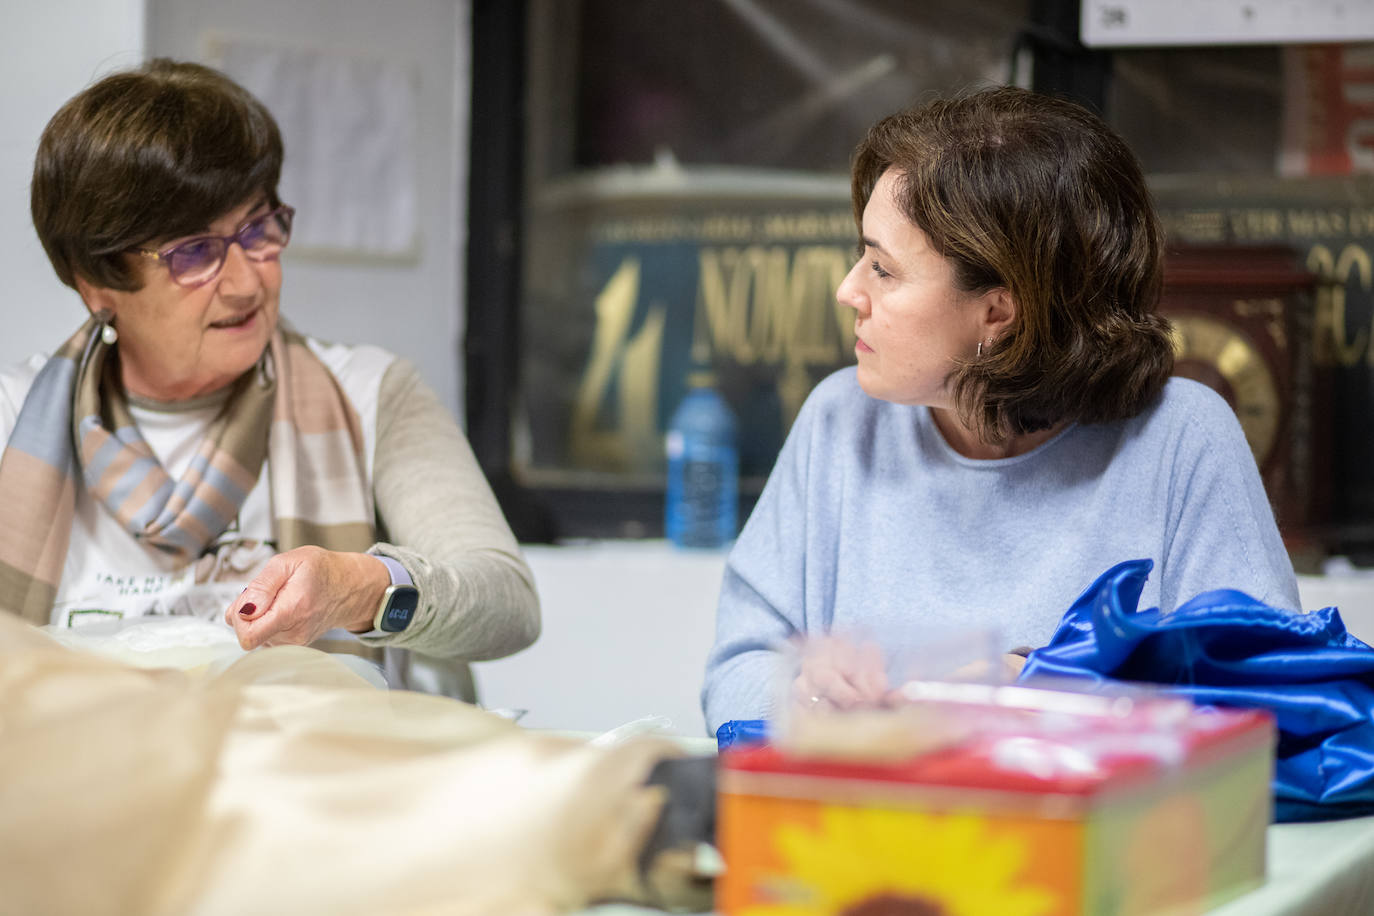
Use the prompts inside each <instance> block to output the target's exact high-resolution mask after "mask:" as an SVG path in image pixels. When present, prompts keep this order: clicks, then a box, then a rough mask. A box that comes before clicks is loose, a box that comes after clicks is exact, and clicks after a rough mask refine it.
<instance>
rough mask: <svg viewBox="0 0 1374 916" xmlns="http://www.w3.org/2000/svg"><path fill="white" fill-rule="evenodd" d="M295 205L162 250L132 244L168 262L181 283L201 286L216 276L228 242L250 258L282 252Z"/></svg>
mask: <svg viewBox="0 0 1374 916" xmlns="http://www.w3.org/2000/svg"><path fill="white" fill-rule="evenodd" d="M295 215H296V209H295V207H288V206H286V205H284V204H283V205H282V206H280V207H277V208H276V209H275V210H272V211H270V212H267V213H264V214H263V215H262V216H256V217H254V218H253V219H250V220H249V221H248V222H246V223H244V224H243V225H242V226H240V227H239V229H238V231H237V232H235V233H234V234H233V235H198V236H196V237H195V238H192V239H187V240H186V241H184V242H178V243H177V244H175V245H172V246H170V247H167V248H163V249H161V250H158V249H153V248H135V249H133V251H134V252H136V253H137V254H141V255H143V256H144V257H145V258H153V259H155V260H158V261H161V262H162V263H163V264H166V265H167V272H168V273H170V274H171V275H172V280H173V281H174V282H175V283H177V284H178V285H180V286H186V287H191V288H194V287H197V286H204V285H205V284H206V283H209V282H210V281H211V280H213V279H215V277H217V276H219V272H220V270H222V269H223V267H224V259H225V258H227V257H228V256H229V246H230V245H232V244H234V243H235V242H237V243H238V246H239V247H240V248H242V249H243V253H244V254H245V255H247V256H248V258H249V260H252V261H270V260H272V259H274V258H276V257H277V256H278V255H280V254H281V250H282V249H283V248H285V247H286V243H287V242H288V241H290V240H291V220H292V218H293V217H295Z"/></svg>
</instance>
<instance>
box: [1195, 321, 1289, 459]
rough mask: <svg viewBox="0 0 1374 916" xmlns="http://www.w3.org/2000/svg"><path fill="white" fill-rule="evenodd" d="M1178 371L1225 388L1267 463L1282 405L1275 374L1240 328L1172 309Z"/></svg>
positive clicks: (1248, 438) (1224, 394) (1256, 450)
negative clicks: (1173, 311)
mask: <svg viewBox="0 0 1374 916" xmlns="http://www.w3.org/2000/svg"><path fill="white" fill-rule="evenodd" d="M1169 320H1170V321H1171V322H1173V325H1174V333H1173V337H1174V358H1175V362H1174V374H1175V375H1181V376H1183V377H1184V378H1191V379H1195V380H1197V381H1199V382H1202V383H1203V384H1205V385H1208V386H1210V387H1211V388H1214V389H1216V390H1217V391H1218V392H1220V394H1221V396H1222V397H1224V398H1226V401H1227V403H1228V404H1230V405H1231V407H1232V409H1233V410H1235V412H1236V416H1237V417H1238V418H1239V419H1240V426H1241V429H1243V430H1244V431H1245V438H1246V441H1248V442H1249V443H1250V451H1251V452H1253V453H1254V455H1255V463H1256V464H1258V465H1259V466H1260V467H1261V468H1263V467H1264V464H1265V462H1266V461H1267V460H1268V458H1269V455H1270V453H1271V452H1272V451H1273V448H1274V440H1275V438H1276V437H1277V435H1278V431H1279V417H1280V413H1281V408H1282V405H1281V404H1280V402H1279V393H1278V386H1277V385H1276V384H1275V382H1274V373H1273V370H1272V369H1271V368H1270V366H1269V363H1268V362H1267V361H1266V360H1265V358H1264V356H1263V354H1261V353H1260V351H1259V350H1258V349H1257V348H1256V347H1255V344H1254V342H1253V341H1252V340H1251V339H1250V337H1248V336H1247V335H1246V334H1245V333H1244V332H1243V331H1241V330H1240V329H1238V328H1236V327H1233V326H1232V325H1229V324H1225V323H1224V322H1221V321H1218V320H1217V319H1215V318H1209V317H1207V316H1205V315H1194V314H1172V315H1170V316H1169Z"/></svg>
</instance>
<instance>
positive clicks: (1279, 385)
mask: <svg viewBox="0 0 1374 916" xmlns="http://www.w3.org/2000/svg"><path fill="white" fill-rule="evenodd" d="M1296 264H1297V261H1296V257H1295V255H1294V253H1293V252H1292V251H1291V250H1290V249H1287V248H1281V247H1180V248H1175V249H1172V250H1170V252H1169V254H1168V257H1167V258H1166V260H1165V270H1164V297H1163V300H1162V302H1161V304H1160V311H1161V312H1163V313H1164V314H1166V315H1167V316H1168V317H1169V319H1170V321H1171V322H1172V323H1173V325H1174V352H1175V358H1176V363H1175V368H1174V372H1175V374H1176V375H1181V376H1185V377H1188V378H1193V379H1196V380H1198V381H1200V382H1202V383H1204V384H1206V385H1209V386H1211V387H1212V388H1214V389H1216V390H1217V391H1218V392H1220V393H1221V395H1222V397H1224V398H1226V400H1227V402H1228V403H1229V404H1230V405H1231V407H1232V408H1234V409H1235V411H1236V416H1237V417H1238V418H1239V420H1240V425H1241V428H1242V429H1243V430H1244V431H1245V438H1246V440H1247V441H1248V442H1249V443H1250V448H1251V451H1252V452H1254V455H1255V462H1256V464H1258V465H1259V469H1260V476H1261V477H1262V478H1263V480H1264V485H1265V489H1266V491H1267V492H1268V494H1269V499H1270V502H1271V503H1272V505H1273V506H1274V513H1275V516H1276V517H1277V518H1278V522H1279V529H1280V531H1282V533H1283V536H1284V542H1285V543H1286V544H1287V546H1288V548H1289V551H1290V552H1291V553H1292V554H1293V555H1294V560H1295V562H1297V563H1300V564H1301V563H1302V562H1303V561H1304V560H1313V559H1315V558H1317V557H1318V556H1319V555H1320V554H1321V553H1322V552H1323V543H1322V541H1323V536H1324V531H1323V528H1324V523H1325V522H1326V520H1327V514H1328V509H1329V498H1330V490H1329V480H1330V476H1331V475H1330V470H1329V466H1330V446H1329V442H1330V423H1329V419H1328V418H1329V411H1328V409H1327V402H1328V400H1329V398H1328V397H1327V392H1326V387H1327V386H1326V385H1325V384H1324V376H1323V375H1322V374H1321V373H1320V372H1319V371H1318V368H1317V367H1316V366H1315V365H1314V363H1313V359H1312V317H1313V306H1314V294H1315V289H1316V283H1317V278H1316V277H1315V276H1314V275H1312V274H1310V273H1308V272H1306V271H1304V270H1301V269H1300V268H1298V267H1297V266H1296Z"/></svg>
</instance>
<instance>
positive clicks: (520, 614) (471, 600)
mask: <svg viewBox="0 0 1374 916" xmlns="http://www.w3.org/2000/svg"><path fill="white" fill-rule="evenodd" d="M373 492H374V495H375V497H376V501H377V516H378V519H379V520H380V522H381V524H382V529H383V534H382V537H384V538H385V542H383V543H379V544H377V545H375V546H374V547H373V548H372V552H373V553H377V554H381V555H383V556H387V557H391V558H392V559H395V560H398V561H399V562H400V563H401V565H403V566H404V567H405V568H406V571H407V572H409V573H410V577H411V579H412V580H413V581H414V583H415V586H416V588H417V589H418V590H419V592H420V607H419V608H418V609H417V611H416V615H415V619H414V620H412V621H411V624H410V626H409V627H407V628H406V629H405V630H404V631H403V632H401V633H398V634H396V635H394V636H373V635H368V636H363V637H361V639H362V641H363V642H365V643H368V644H371V645H388V646H395V647H398V648H407V649H416V650H418V651H420V652H423V653H425V654H426V655H430V656H435V657H439V658H450V659H462V660H466V661H481V660H485V659H493V658H500V657H502V656H505V655H509V654H511V653H513V652H516V651H518V650H520V649H523V648H525V647H526V646H528V645H530V644H531V643H533V642H534V640H535V638H536V637H537V636H538V635H539V602H538V599H537V597H536V595H535V590H534V577H533V575H532V574H531V573H530V569H529V567H528V566H527V565H526V563H525V560H524V558H523V557H522V556H521V554H520V549H519V546H518V545H517V544H516V542H515V536H514V535H513V534H512V533H511V530H510V527H509V526H508V525H507V524H506V520H505V517H504V516H503V515H502V514H501V509H500V506H499V505H497V502H496V498H495V496H494V495H493V494H492V492H491V488H490V486H488V484H487V481H486V479H485V478H484V477H483V476H482V472H481V469H480V468H479V467H478V465H477V459H476V457H475V456H474V455H473V453H472V448H471V446H469V445H468V441H467V438H466V437H465V436H464V435H463V433H462V431H461V430H459V428H458V425H457V424H456V423H455V422H454V421H453V418H452V417H451V416H450V415H449V413H448V411H447V410H446V409H445V408H444V406H443V405H442V404H441V403H439V399H438V398H437V397H436V396H435V394H434V392H433V391H431V390H430V389H429V387H428V386H426V385H425V384H424V382H422V381H421V380H420V376H419V374H418V373H417V372H416V370H415V367H414V366H413V365H411V364H410V363H409V362H406V361H404V360H397V361H396V362H395V363H394V364H393V365H392V366H391V367H390V368H389V369H388V370H387V372H386V375H385V376H384V377H383V378H382V384H381V390H380V393H379V395H378V405H377V446H376V455H375V466H374V471H373Z"/></svg>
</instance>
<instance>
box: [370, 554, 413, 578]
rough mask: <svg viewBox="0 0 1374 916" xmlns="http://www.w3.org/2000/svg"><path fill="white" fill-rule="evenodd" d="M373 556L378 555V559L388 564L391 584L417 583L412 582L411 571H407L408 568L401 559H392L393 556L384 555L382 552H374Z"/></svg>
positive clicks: (387, 568)
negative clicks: (402, 563)
mask: <svg viewBox="0 0 1374 916" xmlns="http://www.w3.org/2000/svg"><path fill="white" fill-rule="evenodd" d="M373 556H374V557H376V558H377V559H379V560H381V561H382V563H383V565H385V566H386V570H387V572H388V573H390V574H391V584H392V585H414V584H415V583H414V582H412V581H411V579H410V573H408V572H406V568H405V567H404V566H402V565H401V563H400V561H399V560H393V559H391V557H384V556H382V555H381V554H377V553H374V554H373Z"/></svg>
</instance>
